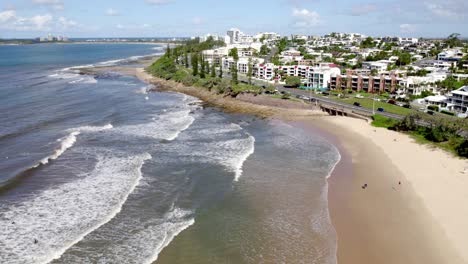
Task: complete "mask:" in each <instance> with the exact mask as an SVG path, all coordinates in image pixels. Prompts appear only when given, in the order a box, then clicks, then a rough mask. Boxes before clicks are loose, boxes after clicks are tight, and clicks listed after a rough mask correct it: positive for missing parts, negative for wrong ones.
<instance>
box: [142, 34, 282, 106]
mask: <svg viewBox="0 0 468 264" xmlns="http://www.w3.org/2000/svg"><path fill="white" fill-rule="evenodd" d="M220 46H224V43H223V42H220V41H214V40H213V38H208V39H207V40H206V41H204V42H199V41H198V40H197V39H195V40H189V41H187V42H185V43H184V44H181V45H178V46H176V47H173V48H170V47H169V46H168V47H167V49H166V53H165V54H164V55H163V56H161V57H160V58H159V59H158V60H156V61H155V62H154V63H153V64H152V65H151V66H149V67H148V68H147V69H146V70H147V71H148V72H149V73H150V74H152V75H154V76H156V77H159V78H162V79H165V80H172V81H175V82H178V83H182V84H184V85H186V86H195V87H200V88H205V89H207V90H209V91H214V92H216V93H218V94H225V95H230V96H232V97H236V96H237V95H238V94H240V93H252V94H254V95H257V94H261V93H264V92H268V93H271V92H273V91H274V90H275V88H274V87H273V86H263V87H260V86H255V85H251V84H250V83H251V75H252V73H251V71H249V72H248V73H247V77H248V80H249V81H248V82H247V83H242V82H239V79H238V74H237V69H236V67H235V66H234V67H231V69H230V70H229V72H230V80H229V79H227V78H223V67H222V65H221V63H217V64H212V65H211V67H210V65H209V63H208V61H207V60H206V58H205V57H204V56H203V51H204V50H209V49H213V48H215V47H220ZM229 53H230V54H231V55H234V57H235V58H238V57H237V56H238V51H237V49H235V48H234V49H231V50H230V51H229ZM236 55H237V56H236ZM188 58H190V59H188ZM234 65H236V63H234ZM226 70H227V69H226Z"/></svg>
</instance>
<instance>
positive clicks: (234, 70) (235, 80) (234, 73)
mask: <svg viewBox="0 0 468 264" xmlns="http://www.w3.org/2000/svg"><path fill="white" fill-rule="evenodd" d="M231 82H232V84H234V85H235V84H238V83H239V79H238V76H237V62H234V64H233V65H232V67H231Z"/></svg>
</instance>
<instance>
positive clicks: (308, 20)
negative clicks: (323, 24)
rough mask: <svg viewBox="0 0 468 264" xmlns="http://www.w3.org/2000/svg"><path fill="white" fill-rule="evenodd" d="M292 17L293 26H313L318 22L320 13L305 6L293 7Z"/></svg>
mask: <svg viewBox="0 0 468 264" xmlns="http://www.w3.org/2000/svg"><path fill="white" fill-rule="evenodd" d="M292 16H293V18H294V23H293V26H294V27H299V28H305V27H315V26H318V25H319V24H320V15H319V14H318V13H317V12H315V11H309V10H307V9H305V8H303V9H297V8H294V9H293V12H292Z"/></svg>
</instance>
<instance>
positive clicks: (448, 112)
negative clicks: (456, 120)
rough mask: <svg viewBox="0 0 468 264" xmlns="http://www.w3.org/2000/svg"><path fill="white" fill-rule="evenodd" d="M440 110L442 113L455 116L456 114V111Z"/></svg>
mask: <svg viewBox="0 0 468 264" xmlns="http://www.w3.org/2000/svg"><path fill="white" fill-rule="evenodd" d="M440 112H441V113H442V114H446V115H450V116H454V115H455V113H453V112H450V111H447V110H442V111H440Z"/></svg>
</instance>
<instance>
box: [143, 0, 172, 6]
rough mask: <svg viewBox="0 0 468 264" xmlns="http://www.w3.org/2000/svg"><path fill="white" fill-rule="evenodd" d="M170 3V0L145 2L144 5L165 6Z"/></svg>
mask: <svg viewBox="0 0 468 264" xmlns="http://www.w3.org/2000/svg"><path fill="white" fill-rule="evenodd" d="M170 2H172V1H171V0H146V3H148V4H152V5H165V4H169V3H170Z"/></svg>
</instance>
